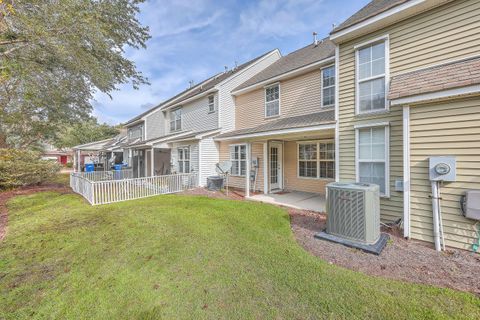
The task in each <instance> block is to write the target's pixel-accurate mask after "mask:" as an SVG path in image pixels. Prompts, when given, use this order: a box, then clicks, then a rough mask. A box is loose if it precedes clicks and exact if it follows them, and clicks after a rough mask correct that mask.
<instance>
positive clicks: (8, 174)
mask: <svg viewBox="0 0 480 320" xmlns="http://www.w3.org/2000/svg"><path fill="white" fill-rule="evenodd" d="M60 168H61V167H60V165H59V164H57V163H56V162H53V161H49V160H42V159H41V157H40V153H39V152H35V151H26V150H18V149H0V189H10V188H15V187H20V186H25V185H33V184H38V183H41V182H44V181H47V180H51V179H52V178H53V177H54V176H55V175H56V174H57V173H58V171H59V170H60Z"/></svg>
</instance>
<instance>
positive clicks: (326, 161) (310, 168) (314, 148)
mask: <svg viewBox="0 0 480 320" xmlns="http://www.w3.org/2000/svg"><path fill="white" fill-rule="evenodd" d="M298 176H299V177H302V178H322V179H333V178H335V144H334V143H333V142H323V141H319V142H305V143H303V142H302V143H299V144H298Z"/></svg>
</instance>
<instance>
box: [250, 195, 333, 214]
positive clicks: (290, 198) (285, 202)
mask: <svg viewBox="0 0 480 320" xmlns="http://www.w3.org/2000/svg"><path fill="white" fill-rule="evenodd" d="M249 200H254V201H260V202H265V203H271V204H275V205H281V206H285V207H290V208H295V209H301V210H311V211H317V212H325V196H324V195H321V194H318V193H310V192H301V191H292V192H279V193H270V194H257V195H252V196H250V198H249Z"/></svg>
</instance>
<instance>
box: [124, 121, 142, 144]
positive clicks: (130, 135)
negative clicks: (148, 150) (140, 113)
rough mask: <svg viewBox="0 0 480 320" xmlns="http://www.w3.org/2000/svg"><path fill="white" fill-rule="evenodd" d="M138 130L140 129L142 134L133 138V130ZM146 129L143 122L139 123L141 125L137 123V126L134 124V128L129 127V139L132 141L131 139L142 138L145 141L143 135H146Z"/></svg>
mask: <svg viewBox="0 0 480 320" xmlns="http://www.w3.org/2000/svg"><path fill="white" fill-rule="evenodd" d="M137 130H138V131H140V136H138V137H137V136H135V137H133V138H132V133H133V132H136V131H137ZM144 131H145V130H144V125H143V124H139V125H136V126H134V127H132V128H129V129H128V140H129V141H131V140H135V139H140V140H141V141H143V140H144V138H143V137H144V135H145V134H144V133H145V132H144Z"/></svg>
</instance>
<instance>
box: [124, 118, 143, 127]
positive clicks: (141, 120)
mask: <svg viewBox="0 0 480 320" xmlns="http://www.w3.org/2000/svg"><path fill="white" fill-rule="evenodd" d="M140 122H145V118H144V117H141V118H139V119H137V120H133V121H132V122H127V123H125V124H124V126H125V127H126V128H129V127H131V126H134V125H137V124H140Z"/></svg>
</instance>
